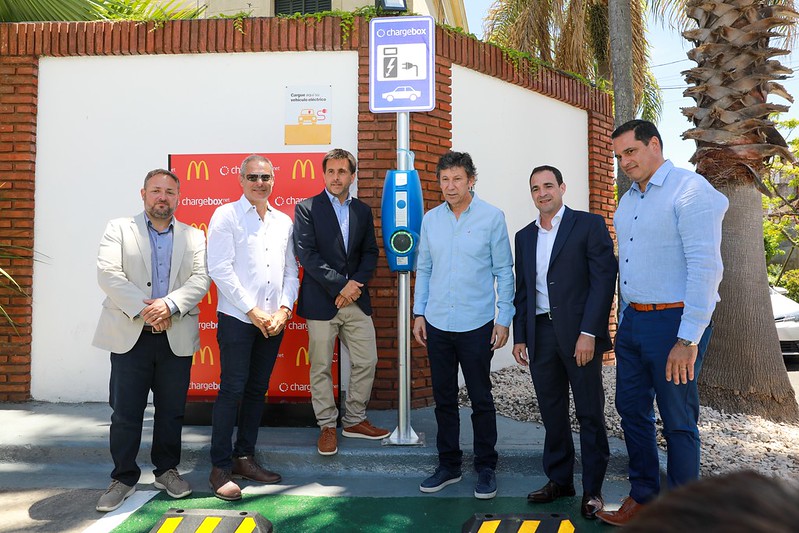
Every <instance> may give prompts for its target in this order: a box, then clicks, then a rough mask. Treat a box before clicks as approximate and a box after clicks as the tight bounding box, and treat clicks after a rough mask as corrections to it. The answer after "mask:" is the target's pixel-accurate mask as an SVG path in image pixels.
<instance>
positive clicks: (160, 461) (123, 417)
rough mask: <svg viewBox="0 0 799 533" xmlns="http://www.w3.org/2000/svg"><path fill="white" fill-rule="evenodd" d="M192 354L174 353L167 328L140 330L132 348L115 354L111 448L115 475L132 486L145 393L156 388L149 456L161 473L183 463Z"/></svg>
mask: <svg viewBox="0 0 799 533" xmlns="http://www.w3.org/2000/svg"><path fill="white" fill-rule="evenodd" d="M190 375H191V357H179V356H177V355H175V354H174V353H172V350H171V348H170V347H169V340H168V339H167V336H166V333H161V334H159V335H153V334H152V333H145V332H142V334H141V336H140V337H139V340H138V341H136V344H135V345H134V346H133V348H131V349H130V351H129V352H127V353H123V354H118V353H112V354H111V380H110V382H109V398H108V403H109V404H110V405H111V409H113V411H114V412H113V414H112V415H111V430H110V448H111V457H112V458H113V460H114V470H113V471H112V472H111V478H113V479H116V480H118V481H120V482H122V483H124V484H125V485H128V486H133V485H135V484H136V483H137V482H138V481H139V477H140V476H141V469H140V468H139V465H137V464H136V455H138V453H139V446H140V445H141V432H142V422H143V420H144V410H145V409H146V408H147V396H148V395H149V394H150V391H151V390H152V391H153V405H154V406H155V416H154V419H153V444H152V449H151V451H150V459H151V461H152V463H153V466H154V467H155V470H153V473H154V474H155V475H156V476H160V475H161V474H163V473H164V472H166V471H167V470H170V469H172V468H177V466H178V464H179V463H180V439H181V432H182V431H183V414H184V413H185V411H186V393H187V391H188V389H189V378H190Z"/></svg>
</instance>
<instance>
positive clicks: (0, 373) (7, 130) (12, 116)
mask: <svg viewBox="0 0 799 533" xmlns="http://www.w3.org/2000/svg"><path fill="white" fill-rule="evenodd" d="M38 64H39V61H38V59H37V58H36V57H35V56H30V55H22V56H17V55H14V56H6V55H3V53H2V50H0V213H2V215H0V245H2V246H3V249H2V250H0V268H2V269H3V270H5V271H6V272H8V273H9V274H11V275H12V276H13V277H14V279H15V280H16V281H17V283H19V285H20V287H22V289H23V290H24V291H25V292H26V293H27V294H30V291H31V285H32V283H33V254H32V253H31V252H30V250H31V249H32V248H33V193H34V162H35V160H36V95H37V92H38V82H37V78H38V73H39V66H38ZM6 247H10V248H6ZM17 247H19V248H17ZM5 252H12V253H13V254H15V255H16V256H18V257H16V258H9V257H1V256H3V255H5ZM0 284H2V285H4V287H3V288H2V289H1V290H0V306H2V307H3V309H4V310H5V312H6V313H8V316H9V317H10V318H11V320H13V321H14V324H15V326H11V325H8V321H7V320H5V318H4V317H2V316H0V401H23V400H27V399H29V398H30V383H31V301H30V298H28V297H27V296H24V295H20V294H17V293H15V292H14V291H12V290H10V289H8V288H7V286H8V285H9V283H8V282H7V280H5V279H3V280H2V282H0Z"/></svg>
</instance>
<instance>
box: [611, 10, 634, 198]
mask: <svg viewBox="0 0 799 533" xmlns="http://www.w3.org/2000/svg"><path fill="white" fill-rule="evenodd" d="M608 26H610V65H611V69H612V70H613V122H614V125H615V126H616V127H619V126H621V125H622V124H624V123H625V122H627V121H628V120H632V119H634V118H635V92H634V90H633V61H632V53H631V52H630V51H631V50H632V48H633V44H632V43H633V26H632V10H631V8H630V0H609V1H608ZM616 188H617V190H618V197H619V198H621V197H622V196H624V193H625V192H627V190H628V189H629V188H630V178H628V177H627V176H626V175H625V174H624V172H622V170H621V168H619V167H618V166H617V168H616Z"/></svg>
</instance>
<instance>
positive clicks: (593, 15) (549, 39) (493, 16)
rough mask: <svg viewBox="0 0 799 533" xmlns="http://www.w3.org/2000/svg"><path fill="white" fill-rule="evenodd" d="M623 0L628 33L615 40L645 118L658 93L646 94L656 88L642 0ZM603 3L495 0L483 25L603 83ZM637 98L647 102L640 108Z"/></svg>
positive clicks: (497, 39)
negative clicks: (628, 36) (626, 61)
mask: <svg viewBox="0 0 799 533" xmlns="http://www.w3.org/2000/svg"><path fill="white" fill-rule="evenodd" d="M610 1H614V0H610ZM623 1H624V2H628V6H629V7H628V10H629V14H630V20H629V22H630V31H631V39H630V40H629V42H627V43H626V44H622V45H621V46H622V47H623V48H625V49H626V50H625V51H628V52H629V53H628V54H627V57H628V58H629V59H630V65H631V68H630V72H631V74H632V86H633V94H634V103H635V107H636V108H637V109H640V110H641V111H642V113H643V116H644V117H645V118H648V119H650V120H652V119H655V118H656V117H657V116H658V115H659V113H660V104H661V102H660V99H659V98H655V99H654V100H652V96H653V95H657V94H658V89H657V83H656V82H655V80H654V77H653V76H651V75H649V70H648V68H647V64H648V60H649V57H648V45H647V42H646V38H645V36H644V30H645V21H644V7H645V4H646V2H645V0H633V1H630V0H623ZM608 3H609V0H543V1H542V0H496V2H495V3H494V4H493V5H492V6H491V8H490V9H489V12H488V14H487V16H486V19H485V23H484V28H483V30H484V34H485V36H486V40H487V41H488V42H490V43H494V44H497V45H499V46H504V47H508V48H513V49H515V50H519V51H521V52H526V53H528V54H530V55H532V56H533V57H536V58H538V59H539V60H541V61H542V62H544V63H547V64H550V65H552V66H554V67H555V68H559V69H562V70H566V71H569V72H574V73H576V74H580V75H581V76H584V77H586V78H587V79H589V80H591V81H594V82H595V83H598V84H603V83H607V81H609V80H611V79H612V78H613V76H612V69H611V54H610V51H611V42H610V26H609V20H610V19H609V9H608V7H609V6H608ZM624 7H627V6H624ZM645 96H646V97H647V98H646V99H645ZM642 103H646V104H647V107H645V108H642V107H641V104H642Z"/></svg>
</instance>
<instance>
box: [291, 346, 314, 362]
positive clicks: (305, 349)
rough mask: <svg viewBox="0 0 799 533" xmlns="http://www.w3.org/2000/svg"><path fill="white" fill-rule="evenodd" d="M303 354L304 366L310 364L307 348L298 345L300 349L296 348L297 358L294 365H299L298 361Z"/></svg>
mask: <svg viewBox="0 0 799 533" xmlns="http://www.w3.org/2000/svg"><path fill="white" fill-rule="evenodd" d="M303 355H304V356H305V366H308V365H310V364H311V356H310V355H309V354H308V348H306V347H305V346H300V349H299V350H297V360H296V361H295V362H294V365H295V366H300V362H301V361H302V356H303Z"/></svg>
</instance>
